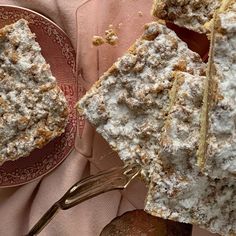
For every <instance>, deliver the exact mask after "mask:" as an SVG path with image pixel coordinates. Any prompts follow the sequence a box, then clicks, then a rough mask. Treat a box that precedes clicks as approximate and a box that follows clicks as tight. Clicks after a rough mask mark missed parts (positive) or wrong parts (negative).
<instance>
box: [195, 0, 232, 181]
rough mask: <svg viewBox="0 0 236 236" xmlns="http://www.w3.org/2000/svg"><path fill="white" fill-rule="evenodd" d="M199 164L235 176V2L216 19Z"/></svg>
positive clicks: (208, 170) (213, 173)
mask: <svg viewBox="0 0 236 236" xmlns="http://www.w3.org/2000/svg"><path fill="white" fill-rule="evenodd" d="M211 43H212V46H211V56H210V61H209V63H210V67H209V71H208V81H207V83H208V85H209V86H206V87H205V88H206V89H205V96H204V104H203V108H204V109H203V110H202V130H201V133H202V137H201V140H200V144H201V145H200V147H199V155H198V165H199V166H200V167H201V168H202V169H203V171H204V172H205V173H207V174H208V175H210V176H214V177H215V178H222V177H228V176H234V177H236V122H235V121H236V52H235V50H236V2H235V1H231V4H228V5H227V8H226V9H225V11H220V12H219V13H218V14H217V15H216V17H215V21H214V30H213V31H212V42H211Z"/></svg>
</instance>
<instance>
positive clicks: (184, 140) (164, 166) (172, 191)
mask: <svg viewBox="0 0 236 236" xmlns="http://www.w3.org/2000/svg"><path fill="white" fill-rule="evenodd" d="M174 77H175V83H174V85H173V87H172V90H171V103H170V104H171V106H170V109H169V112H168V116H167V119H166V121H165V125H164V129H163V133H162V135H161V145H160V151H159V153H158V159H157V160H158V161H156V162H153V163H155V168H154V171H153V172H152V176H151V180H152V182H151V184H150V187H149V192H148V196H147V199H146V206H145V210H146V211H147V212H148V213H150V214H152V215H154V216H158V217H161V218H164V219H170V220H175V221H179V222H184V223H190V224H196V225H199V226H200V227H203V228H205V229H207V230H209V231H211V232H214V233H219V234H222V235H225V236H226V235H235V234H236V204H235V202H236V183H235V180H234V179H233V178H221V179H214V178H211V176H206V175H204V174H202V173H201V171H200V169H199V168H198V167H197V160H196V152H197V148H198V140H199V130H200V111H201V105H202V99H203V85H204V81H205V79H206V77H202V76H201V77H200V76H193V75H190V74H188V73H182V72H177V73H174Z"/></svg>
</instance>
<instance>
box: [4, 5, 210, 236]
mask: <svg viewBox="0 0 236 236" xmlns="http://www.w3.org/2000/svg"><path fill="white" fill-rule="evenodd" d="M146 1H147V0H143V2H144V4H146ZM148 1H150V4H151V2H152V0H148ZM82 2H85V0H34V1H29V0H0V4H7V5H18V6H21V7H26V8H29V9H32V10H34V11H37V12H39V13H41V14H43V15H45V16H46V17H49V18H50V19H51V20H53V21H54V22H56V23H57V24H58V25H59V26H60V27H61V28H62V29H64V30H65V32H66V33H67V34H68V36H69V37H70V39H71V41H72V44H73V46H74V47H76V17H75V13H76V9H77V7H78V6H79V5H81V3H82ZM107 2H108V1H107ZM77 142H78V143H79V145H77V147H79V148H78V149H77V150H74V151H73V152H72V153H71V154H70V156H69V157H68V158H67V159H66V160H65V161H64V162H63V163H62V164H61V165H60V166H59V167H57V168H56V169H55V170H54V171H53V172H51V173H50V174H48V175H46V176H44V177H43V178H41V179H38V180H36V181H34V182H32V183H29V184H26V185H24V186H21V187H14V188H10V189H0V219H1V220H0V235H4V236H19V235H23V234H26V233H27V232H28V230H29V229H30V228H31V227H32V226H33V225H34V224H35V223H36V221H37V220H38V219H39V218H40V217H41V216H42V214H43V213H44V212H45V211H46V210H47V209H48V208H49V207H50V206H51V205H52V204H53V203H54V202H55V201H57V200H58V199H59V198H60V197H61V196H62V195H63V194H64V193H65V191H66V190H67V189H68V188H69V187H70V186H71V185H73V184H74V183H75V182H77V181H79V180H80V179H82V178H83V177H85V176H87V175H89V174H94V173H96V172H97V171H98V170H101V169H107V168H110V167H112V166H115V165H121V164H122V163H121V161H120V160H119V159H118V157H117V155H116V154H115V153H114V152H112V151H111V149H110V148H109V146H108V144H107V143H106V142H105V141H104V140H103V139H102V138H101V137H100V136H99V135H98V134H96V133H95V132H94V130H93V128H92V127H91V126H90V125H89V124H88V123H86V124H85V128H84V130H83V136H82V138H81V137H77ZM88 160H89V161H88ZM111 160H112V161H111ZM145 192H146V189H145V187H144V186H143V185H142V184H140V183H139V182H138V181H134V182H133V183H132V184H131V185H130V186H129V187H128V188H127V189H126V190H125V191H122V192H121V191H112V192H109V193H105V194H102V195H100V196H98V197H95V198H93V199H90V200H88V201H86V202H84V203H82V204H80V205H78V206H76V207H74V208H72V209H70V210H67V211H63V212H60V213H59V214H58V215H57V216H56V217H55V218H54V219H53V221H52V222H51V223H50V224H49V225H48V226H47V227H46V228H45V229H44V230H43V231H42V233H41V234H40V235H42V236H54V235H55V236H71V235H82V236H97V235H99V233H100V232H101V230H102V228H103V227H104V226H105V225H106V224H108V223H109V222H110V221H111V220H112V219H113V218H114V217H116V216H117V215H120V214H123V213H124V212H126V211H129V210H133V209H137V208H143V202H144V196H145ZM137 193H138V194H137ZM197 230H198V229H196V230H194V231H196V234H195V235H201V236H209V235H211V234H208V233H206V234H204V233H205V231H204V232H202V231H197Z"/></svg>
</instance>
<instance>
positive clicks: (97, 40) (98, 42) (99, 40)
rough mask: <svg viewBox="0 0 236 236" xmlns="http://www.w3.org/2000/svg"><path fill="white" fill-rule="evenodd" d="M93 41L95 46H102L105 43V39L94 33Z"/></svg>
mask: <svg viewBox="0 0 236 236" xmlns="http://www.w3.org/2000/svg"><path fill="white" fill-rule="evenodd" d="M92 43H93V45H94V46H101V45H102V44H104V43H105V39H104V38H103V37H101V36H97V35H94V36H93V39H92Z"/></svg>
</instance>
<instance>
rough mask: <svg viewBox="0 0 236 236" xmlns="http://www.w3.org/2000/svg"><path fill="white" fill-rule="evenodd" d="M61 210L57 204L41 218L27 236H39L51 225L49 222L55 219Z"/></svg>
mask: <svg viewBox="0 0 236 236" xmlns="http://www.w3.org/2000/svg"><path fill="white" fill-rule="evenodd" d="M59 210H60V207H59V205H58V203H57V202H56V203H55V204H53V205H52V206H51V207H50V208H49V209H48V210H47V212H46V213H45V214H44V215H43V216H42V217H41V219H40V220H39V221H38V222H37V224H35V226H34V227H33V228H32V229H31V230H30V232H29V233H28V234H26V235H25V236H34V235H38V234H39V233H40V232H41V231H42V230H43V229H44V228H45V227H46V226H47V225H48V224H49V222H50V221H51V220H52V219H53V218H54V216H55V215H56V213H57V212H58V211H59Z"/></svg>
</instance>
